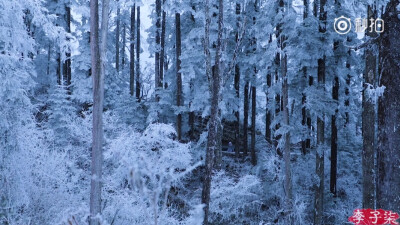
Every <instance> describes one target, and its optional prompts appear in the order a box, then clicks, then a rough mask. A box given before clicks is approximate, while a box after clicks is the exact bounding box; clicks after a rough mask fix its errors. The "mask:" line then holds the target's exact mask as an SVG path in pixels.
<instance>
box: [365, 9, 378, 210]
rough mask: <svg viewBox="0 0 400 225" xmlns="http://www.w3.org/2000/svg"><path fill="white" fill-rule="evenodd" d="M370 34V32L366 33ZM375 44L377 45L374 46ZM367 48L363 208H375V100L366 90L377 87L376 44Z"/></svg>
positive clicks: (369, 15) (370, 15) (369, 10)
mask: <svg viewBox="0 0 400 225" xmlns="http://www.w3.org/2000/svg"><path fill="white" fill-rule="evenodd" d="M373 17H375V16H374V15H373V13H372V10H371V8H370V7H369V6H368V18H373ZM366 35H370V33H368V32H367V33H366ZM373 46H375V47H373ZM373 46H371V48H369V49H366V50H365V56H366V60H365V62H366V65H365V71H364V83H363V87H364V90H363V94H362V96H363V97H362V107H363V111H362V136H363V154H362V171H363V185H362V187H363V208H366V209H367V208H375V176H374V168H375V162H374V157H375V100H374V98H373V97H372V96H369V95H368V93H367V92H366V90H369V89H373V88H374V87H375V76H376V75H375V74H376V68H377V67H376V59H377V56H376V54H375V53H374V48H376V45H373Z"/></svg>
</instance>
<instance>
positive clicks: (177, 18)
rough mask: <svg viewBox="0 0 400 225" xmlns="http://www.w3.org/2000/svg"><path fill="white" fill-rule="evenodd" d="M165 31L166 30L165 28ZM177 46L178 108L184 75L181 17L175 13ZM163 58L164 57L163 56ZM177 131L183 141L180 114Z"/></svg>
mask: <svg viewBox="0 0 400 225" xmlns="http://www.w3.org/2000/svg"><path fill="white" fill-rule="evenodd" d="M164 29H165V28H164ZM175 29H176V33H175V40H176V43H175V46H176V106H178V107H180V106H182V75H181V72H180V70H181V59H180V56H181V15H180V14H179V13H175ZM161 57H163V56H161ZM176 131H177V134H178V140H181V139H182V114H181V113H179V114H178V116H177V118H176Z"/></svg>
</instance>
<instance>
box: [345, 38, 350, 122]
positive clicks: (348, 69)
mask: <svg viewBox="0 0 400 225" xmlns="http://www.w3.org/2000/svg"><path fill="white" fill-rule="evenodd" d="M350 42H351V39H350V38H349V37H347V43H350ZM350 60H351V49H349V50H348V52H347V59H346V69H347V72H348V74H347V77H346V88H345V90H344V94H345V95H346V100H345V101H344V106H345V107H346V112H345V126H347V125H348V124H349V122H350V118H349V110H350V98H349V97H350V82H351V75H350V71H351V68H350Z"/></svg>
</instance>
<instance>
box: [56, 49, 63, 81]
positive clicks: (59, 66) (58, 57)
mask: <svg viewBox="0 0 400 225" xmlns="http://www.w3.org/2000/svg"><path fill="white" fill-rule="evenodd" d="M56 61H57V69H56V73H57V84H58V85H61V81H62V77H61V70H62V68H61V53H60V50H58V52H57V59H56Z"/></svg>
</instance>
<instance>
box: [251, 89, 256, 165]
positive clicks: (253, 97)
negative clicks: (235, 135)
mask: <svg viewBox="0 0 400 225" xmlns="http://www.w3.org/2000/svg"><path fill="white" fill-rule="evenodd" d="M251 89H252V90H251V164H253V165H254V166H255V165H257V157H256V96H257V95H256V86H252V87H251Z"/></svg>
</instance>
